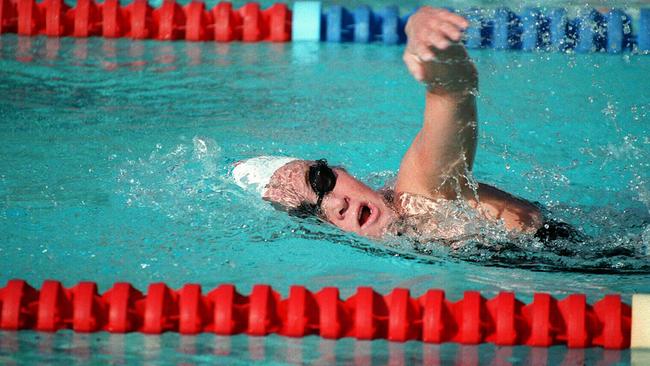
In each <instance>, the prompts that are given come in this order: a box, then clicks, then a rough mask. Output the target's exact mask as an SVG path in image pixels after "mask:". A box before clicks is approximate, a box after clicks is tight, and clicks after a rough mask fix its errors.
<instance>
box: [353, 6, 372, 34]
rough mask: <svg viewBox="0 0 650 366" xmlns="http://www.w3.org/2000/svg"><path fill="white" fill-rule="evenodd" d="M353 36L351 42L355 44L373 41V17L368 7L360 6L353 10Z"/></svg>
mask: <svg viewBox="0 0 650 366" xmlns="http://www.w3.org/2000/svg"><path fill="white" fill-rule="evenodd" d="M353 17H354V35H353V40H354V42H357V43H369V42H372V41H373V38H372V34H373V29H374V28H376V26H375V19H374V18H375V15H374V14H373V12H372V10H370V7H368V6H367V5H361V6H359V7H358V8H356V9H354V13H353Z"/></svg>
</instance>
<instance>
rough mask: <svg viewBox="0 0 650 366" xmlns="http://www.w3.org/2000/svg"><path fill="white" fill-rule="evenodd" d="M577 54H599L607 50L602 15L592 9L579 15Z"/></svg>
mask: <svg viewBox="0 0 650 366" xmlns="http://www.w3.org/2000/svg"><path fill="white" fill-rule="evenodd" d="M576 20H577V27H578V32H577V33H578V38H577V43H576V45H575V50H576V51H577V52H583V53H586V52H599V51H602V50H603V49H605V27H604V20H603V16H602V14H600V13H599V12H597V11H596V10H595V9H590V10H588V11H586V12H584V13H582V14H580V15H578V18H577V19H576Z"/></svg>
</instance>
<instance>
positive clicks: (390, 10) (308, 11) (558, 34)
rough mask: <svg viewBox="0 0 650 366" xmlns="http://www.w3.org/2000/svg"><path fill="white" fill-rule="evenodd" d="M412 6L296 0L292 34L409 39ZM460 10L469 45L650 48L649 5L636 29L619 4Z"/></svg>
mask: <svg viewBox="0 0 650 366" xmlns="http://www.w3.org/2000/svg"><path fill="white" fill-rule="evenodd" d="M449 10H452V11H453V9H449ZM318 11H320V12H321V13H320V16H318V13H317V12H318ZM414 11H415V10H413V11H411V12H409V13H408V14H406V15H404V16H400V14H399V9H398V7H397V6H396V5H393V6H387V7H385V8H382V9H380V10H378V11H374V10H373V9H372V8H370V7H369V6H366V5H362V6H359V7H357V8H355V9H352V10H350V9H347V8H345V7H343V6H340V5H332V6H330V7H329V8H327V9H323V8H322V6H321V5H320V3H319V2H317V1H298V2H296V3H295V4H294V16H293V24H294V26H293V39H294V40H313V41H315V40H317V39H320V40H321V41H325V42H336V43H341V42H355V43H369V42H381V43H384V44H386V45H394V44H401V43H404V42H405V41H406V36H405V34H404V26H405V25H406V22H407V20H408V17H409V16H410V15H411V14H412V13H413V12H414ZM458 13H459V14H461V15H463V16H465V17H466V18H467V19H468V20H469V22H470V27H469V28H468V29H467V30H466V31H465V44H466V46H467V47H468V48H494V49H498V50H521V51H529V52H530V51H557V52H566V51H575V52H581V53H589V52H607V53H612V54H617V53H621V52H625V51H636V52H650V9H640V11H639V19H638V22H637V23H636V28H637V29H634V27H633V21H632V17H631V16H630V15H629V14H627V13H625V12H624V11H622V10H620V9H610V10H609V11H608V12H607V13H601V12H599V11H597V10H595V9H584V10H581V11H580V12H579V13H578V15H577V17H576V18H573V19H571V18H569V17H568V15H567V10H566V9H563V8H552V9H549V8H539V7H529V8H525V9H523V10H522V11H521V13H520V14H517V13H515V12H514V11H512V10H511V9H508V8H503V7H502V8H497V9H478V8H470V9H468V10H464V11H458ZM317 30H320V33H319V34H318V31H317Z"/></svg>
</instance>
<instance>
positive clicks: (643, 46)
mask: <svg viewBox="0 0 650 366" xmlns="http://www.w3.org/2000/svg"><path fill="white" fill-rule="evenodd" d="M636 43H637V48H638V50H639V51H640V52H650V9H641V12H640V13H639V30H638V32H637V37H636Z"/></svg>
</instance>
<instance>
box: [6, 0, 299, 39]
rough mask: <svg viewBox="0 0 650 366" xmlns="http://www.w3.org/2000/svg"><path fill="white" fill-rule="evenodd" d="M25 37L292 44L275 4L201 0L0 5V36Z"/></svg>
mask: <svg viewBox="0 0 650 366" xmlns="http://www.w3.org/2000/svg"><path fill="white" fill-rule="evenodd" d="M2 33H18V34H20V35H25V36H35V35H46V36H50V37H65V36H72V37H89V36H102V37H107V38H118V37H128V38H132V39H157V40H188V41H210V40H214V41H220V42H231V41H243V42H260V41H270V42H287V41H289V40H291V11H290V10H289V8H288V7H287V5H286V4H281V3H276V4H274V5H272V6H271V7H269V8H268V9H266V10H262V9H261V8H260V5H259V4H257V3H254V2H251V3H247V4H246V5H244V6H243V7H241V8H240V9H233V7H232V4H231V3H229V2H220V3H218V4H217V5H216V6H215V7H214V8H213V9H210V10H208V9H206V8H205V4H204V3H203V2H202V1H196V0H193V1H192V2H190V3H189V4H187V5H185V6H181V5H179V4H178V3H176V1H175V0H164V1H163V3H162V5H161V6H160V7H159V8H155V9H154V8H152V7H151V6H150V5H149V4H148V2H147V0H134V1H133V2H132V3H130V4H129V5H126V6H120V3H119V1H118V0H105V1H104V2H103V3H96V2H95V1H94V0H78V1H77V6H76V7H74V8H70V7H69V6H68V5H66V4H65V3H64V2H63V0H44V1H42V2H41V3H37V2H36V1H35V0H0V34H2Z"/></svg>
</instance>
